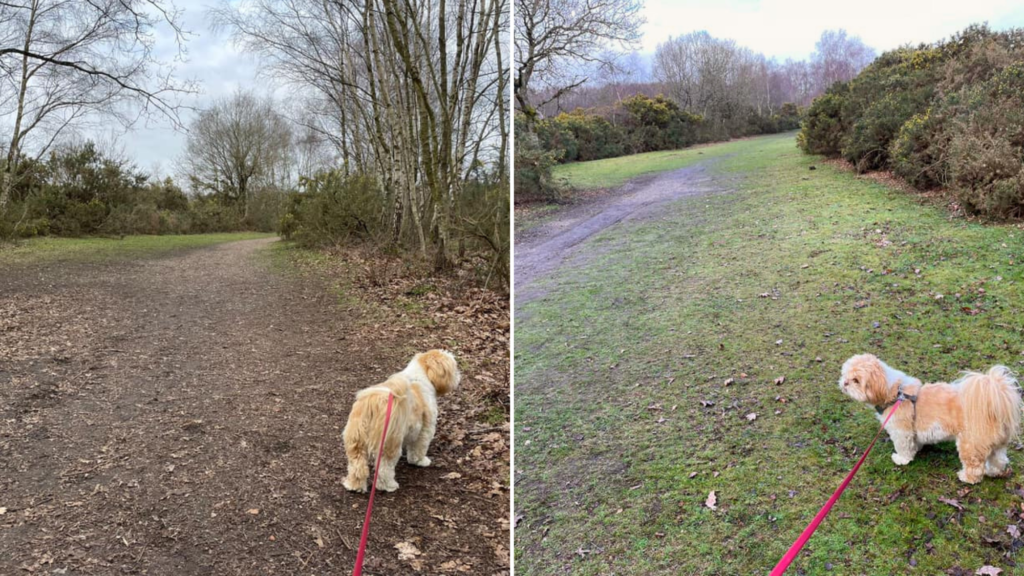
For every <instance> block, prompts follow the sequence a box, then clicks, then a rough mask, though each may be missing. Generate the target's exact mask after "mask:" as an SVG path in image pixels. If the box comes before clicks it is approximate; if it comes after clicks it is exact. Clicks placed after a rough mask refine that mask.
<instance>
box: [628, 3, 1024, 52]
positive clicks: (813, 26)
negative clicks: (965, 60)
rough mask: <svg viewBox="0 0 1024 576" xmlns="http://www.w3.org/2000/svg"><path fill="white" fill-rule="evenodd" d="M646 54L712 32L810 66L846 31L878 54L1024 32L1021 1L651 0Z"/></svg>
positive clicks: (646, 30)
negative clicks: (954, 37) (973, 27)
mask: <svg viewBox="0 0 1024 576" xmlns="http://www.w3.org/2000/svg"><path fill="white" fill-rule="evenodd" d="M645 15H646V16H647V25H646V26H645V27H644V30H643V31H644V38H643V48H642V51H643V52H647V53H650V52H654V49H655V48H656V47H657V45H658V44H659V43H660V42H664V41H665V40H666V39H667V38H668V37H669V36H678V35H679V34H685V33H687V32H692V31H694V30H707V31H708V32H709V33H710V34H711V35H712V36H715V37H718V38H732V39H733V40H736V42H737V43H738V44H740V45H741V46H746V47H747V48H750V49H752V50H754V51H757V52H761V53H764V54H765V55H767V56H769V57H771V56H775V57H778V58H779V59H780V60H784V59H786V58H793V59H795V60H799V59H803V58H806V57H807V56H809V55H810V53H811V51H813V50H814V43H815V42H816V41H817V39H818V37H819V36H821V32H822V31H823V30H829V29H835V28H845V29H846V31H847V32H848V33H850V34H851V35H854V36H860V37H861V39H863V40H864V42H865V43H866V44H868V45H869V46H871V47H872V48H875V49H876V50H878V51H879V53H881V52H883V51H885V50H888V49H891V48H896V47H898V46H901V45H903V44H907V43H913V44H917V43H920V42H934V41H936V40H939V39H942V38H946V37H948V36H950V35H951V34H953V33H954V32H956V31H958V30H962V29H963V28H965V27H966V26H967V25H968V24H973V23H980V22H985V21H987V22H988V23H989V25H990V26H992V27H993V28H996V29H1003V28H1009V27H1018V26H1024V2H1021V1H1020V0H960V1H957V2H948V1H930V2H929V1H923V0H912V1H906V0H854V1H852V2H842V3H840V2H828V1H827V0H763V1H759V0H715V1H713V2H711V1H707V0H647V3H646V9H645Z"/></svg>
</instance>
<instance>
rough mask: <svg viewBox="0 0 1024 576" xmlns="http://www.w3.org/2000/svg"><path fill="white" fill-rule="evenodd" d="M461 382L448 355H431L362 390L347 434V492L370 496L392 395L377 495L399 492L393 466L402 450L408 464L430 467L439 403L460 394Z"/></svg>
mask: <svg viewBox="0 0 1024 576" xmlns="http://www.w3.org/2000/svg"><path fill="white" fill-rule="evenodd" d="M461 380H462V374H461V373H460V372H459V367H458V364H456V362H455V357H454V356H452V355H451V353H450V352H447V351H445V350H430V351H428V352H424V353H422V354H417V355H416V356H414V357H413V359H412V361H411V362H409V365H408V366H406V367H405V369H404V370H402V371H401V372H399V373H397V374H393V375H391V377H390V378H388V379H387V380H385V381H384V382H382V383H380V384H377V385H376V386H371V387H369V388H366V389H364V390H360V391H359V393H358V394H356V402H355V404H353V405H352V412H350V413H349V416H348V423H347V424H346V425H345V432H344V433H343V436H344V439H345V455H346V456H348V476H346V478H345V480H344V482H343V484H344V485H345V488H347V489H349V490H354V491H356V492H366V488H367V486H366V485H367V482H366V480H367V478H368V477H369V475H370V465H371V463H375V462H376V461H377V452H378V450H379V449H380V437H381V434H382V433H383V431H384V418H385V415H386V414H387V407H388V394H389V393H390V394H394V395H395V399H394V403H393V404H392V407H391V422H390V424H389V425H388V436H387V438H386V439H385V440H384V456H383V458H381V463H380V473H379V477H378V478H377V489H378V490H384V491H386V492H393V491H395V490H397V489H398V482H396V481H395V465H396V464H397V463H398V459H399V458H401V456H402V450H403V449H405V452H406V460H408V462H409V463H410V464H413V465H415V466H430V458H427V448H429V447H430V441H431V440H433V439H434V431H435V430H436V428H437V397H438V396H443V395H445V394H447V393H448V392H451V391H452V390H455V389H456V388H458V386H459V382H460V381H461Z"/></svg>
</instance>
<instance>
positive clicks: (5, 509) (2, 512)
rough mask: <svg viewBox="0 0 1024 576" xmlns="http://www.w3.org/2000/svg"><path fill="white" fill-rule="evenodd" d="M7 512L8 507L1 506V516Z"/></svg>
mask: <svg viewBox="0 0 1024 576" xmlns="http://www.w3.org/2000/svg"><path fill="white" fill-rule="evenodd" d="M4 514H7V508H0V516H3V515H4Z"/></svg>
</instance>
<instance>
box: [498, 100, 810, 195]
mask: <svg viewBox="0 0 1024 576" xmlns="http://www.w3.org/2000/svg"><path fill="white" fill-rule="evenodd" d="M716 113H717V114H718V116H716V121H715V122H708V121H707V120H706V119H705V118H704V117H703V116H701V115H699V114H693V113H690V112H687V111H686V110H683V109H682V108H681V107H680V106H679V105H678V104H677V103H676V102H674V101H673V100H671V99H670V98H667V97H665V96H662V95H658V96H655V97H653V98H652V97H649V96H645V95H643V94H637V95H634V96H631V97H629V98H626V99H624V100H622V101H620V102H619V103H617V104H616V105H615V106H612V107H611V108H607V109H582V108H579V109H576V110H574V111H572V112H563V113H561V114H559V115H557V116H555V117H553V118H548V119H533V121H532V124H531V125H530V126H529V127H530V128H531V129H529V130H528V129H527V125H528V124H529V122H528V119H527V118H526V117H525V116H524V115H522V114H519V115H517V118H516V197H517V198H520V199H552V198H554V197H555V196H556V192H555V191H554V188H553V187H552V186H551V185H550V184H549V182H550V179H549V176H550V166H551V165H552V164H554V163H557V162H577V161H587V160H600V159H602V158H613V157H616V156H624V155H626V154H639V153H642V152H656V151H659V150H677V149H680V148H686V147H687V146H692V145H694V144H699V143H703V142H712V141H715V140H723V139H728V138H735V137H740V136H751V135H756V134H773V133H776V132H781V131H786V130H795V129H797V128H799V126H800V110H799V109H798V108H797V106H796V105H795V104H792V103H788V104H783V105H782V106H781V107H780V108H779V109H778V110H777V111H776V112H775V113H759V112H758V111H757V110H755V109H754V108H750V107H735V109H730V110H717V111H716Z"/></svg>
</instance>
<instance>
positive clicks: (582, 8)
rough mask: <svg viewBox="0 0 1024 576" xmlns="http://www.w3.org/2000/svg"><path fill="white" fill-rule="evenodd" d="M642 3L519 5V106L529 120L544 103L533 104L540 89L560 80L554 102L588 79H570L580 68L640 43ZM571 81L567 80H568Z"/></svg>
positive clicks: (555, 0) (585, 0)
mask: <svg viewBox="0 0 1024 576" xmlns="http://www.w3.org/2000/svg"><path fill="white" fill-rule="evenodd" d="M642 9H643V0H516V14H515V18H516V24H515V35H516V36H515V51H516V59H515V66H516V69H515V80H514V93H515V98H516V105H517V106H518V107H519V110H521V111H522V112H523V113H524V114H526V116H527V118H533V117H534V116H535V115H536V111H537V108H538V107H539V106H542V105H543V104H544V102H540V103H533V102H531V95H532V93H531V90H536V89H537V86H535V84H536V83H551V82H553V81H556V80H557V83H558V84H559V88H558V89H557V90H554V91H553V92H552V93H550V94H549V96H548V100H554V99H557V98H559V97H560V96H562V95H563V94H564V93H566V92H568V91H570V90H572V89H574V88H576V87H578V86H581V85H582V84H583V83H585V82H586V81H587V77H586V76H584V75H580V74H578V73H572V72H570V73H569V74H566V72H565V71H566V70H567V69H571V67H572V65H573V64H575V63H579V62H591V63H593V62H597V61H601V60H602V55H606V57H607V55H608V54H609V53H608V52H607V51H606V49H607V48H608V47H610V46H615V45H617V46H620V47H623V48H628V47H632V46H635V45H636V43H637V41H638V40H639V39H640V27H641V26H642V25H643V24H644V21H645V20H644V18H643V17H642V16H641V15H640V11H641V10H642ZM566 76H568V77H566Z"/></svg>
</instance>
